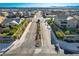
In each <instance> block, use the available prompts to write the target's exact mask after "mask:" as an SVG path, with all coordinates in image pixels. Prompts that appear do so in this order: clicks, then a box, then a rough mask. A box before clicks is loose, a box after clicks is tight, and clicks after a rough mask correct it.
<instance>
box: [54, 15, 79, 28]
mask: <svg viewBox="0 0 79 59" xmlns="http://www.w3.org/2000/svg"><path fill="white" fill-rule="evenodd" d="M54 22H55V24H57V25H58V26H59V27H61V28H76V27H77V25H78V20H77V19H76V18H74V17H73V16H67V15H57V16H56V17H55V20H54Z"/></svg>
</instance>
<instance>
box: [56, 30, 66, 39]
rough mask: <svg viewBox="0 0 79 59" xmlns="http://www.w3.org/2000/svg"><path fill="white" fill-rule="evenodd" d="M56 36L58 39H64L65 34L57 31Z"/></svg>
mask: <svg viewBox="0 0 79 59" xmlns="http://www.w3.org/2000/svg"><path fill="white" fill-rule="evenodd" d="M56 36H57V38H58V39H63V37H64V33H63V32H61V31H56Z"/></svg>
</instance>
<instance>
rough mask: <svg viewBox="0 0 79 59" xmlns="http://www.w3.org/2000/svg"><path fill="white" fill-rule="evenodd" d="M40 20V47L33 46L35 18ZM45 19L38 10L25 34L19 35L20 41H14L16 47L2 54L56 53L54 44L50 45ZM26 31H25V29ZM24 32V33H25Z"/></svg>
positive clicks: (35, 27) (32, 54)
mask: <svg viewBox="0 0 79 59" xmlns="http://www.w3.org/2000/svg"><path fill="white" fill-rule="evenodd" d="M38 19H39V20H40V21H41V22H40V34H41V47H39V48H38V47H35V38H36V30H37V24H36V22H37V20H38ZM43 20H45V19H44V18H43V17H42V15H41V11H38V12H37V13H36V14H35V16H34V18H33V19H32V23H31V25H30V26H29V29H28V31H27V33H26V34H24V36H23V37H21V39H20V40H21V41H22V40H23V41H22V42H21V41H20V43H21V44H20V43H19V44H17V43H16V45H14V47H17V48H15V49H10V50H9V51H7V52H6V53H4V54H3V55H15V56H17V55H18V56H20V55H21V56H22V55H23V56H25V55H26V56H34V55H40V56H43V55H56V54H57V53H56V51H55V49H54V46H53V45H51V37H50V36H51V35H50V30H49V29H48V26H47V25H46V23H44V21H43ZM25 32H26V31H25ZM25 32H24V33H25Z"/></svg>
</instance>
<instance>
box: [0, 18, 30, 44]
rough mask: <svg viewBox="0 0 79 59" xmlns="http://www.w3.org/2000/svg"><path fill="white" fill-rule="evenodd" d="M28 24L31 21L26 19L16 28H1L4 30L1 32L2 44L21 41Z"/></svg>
mask: <svg viewBox="0 0 79 59" xmlns="http://www.w3.org/2000/svg"><path fill="white" fill-rule="evenodd" d="M28 23H29V20H27V19H24V20H22V21H21V23H19V24H17V25H14V26H7V27H6V26H2V25H1V26H0V27H1V29H2V30H1V32H0V43H9V42H11V40H12V41H13V40H16V39H20V37H21V36H22V34H23V32H24V30H25V28H26V27H27V25H28ZM10 38H11V39H10Z"/></svg>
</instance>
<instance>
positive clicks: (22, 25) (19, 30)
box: [12, 20, 29, 39]
mask: <svg viewBox="0 0 79 59" xmlns="http://www.w3.org/2000/svg"><path fill="white" fill-rule="evenodd" d="M28 23H29V21H27V20H23V21H22V22H21V23H20V24H19V25H18V28H17V31H16V32H15V33H14V34H13V35H12V37H13V38H14V39H20V37H21V35H22V33H23V32H24V30H25V28H26V26H27V25H28Z"/></svg>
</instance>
